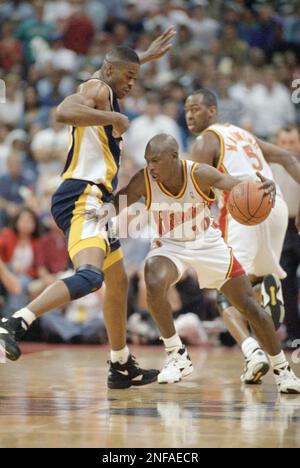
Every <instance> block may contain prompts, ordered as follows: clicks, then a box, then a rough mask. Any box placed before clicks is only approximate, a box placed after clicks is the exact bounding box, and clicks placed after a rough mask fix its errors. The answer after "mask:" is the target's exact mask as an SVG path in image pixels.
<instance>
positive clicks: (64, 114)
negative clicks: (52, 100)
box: [55, 104, 69, 124]
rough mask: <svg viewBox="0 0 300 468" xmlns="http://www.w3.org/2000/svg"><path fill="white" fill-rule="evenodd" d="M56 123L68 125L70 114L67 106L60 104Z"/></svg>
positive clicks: (56, 112)
mask: <svg viewBox="0 0 300 468" xmlns="http://www.w3.org/2000/svg"><path fill="white" fill-rule="evenodd" d="M55 119H56V122H59V123H64V124H68V121H69V113H68V109H67V107H66V106H64V105H62V104H60V105H59V106H58V107H57V108H56V111H55Z"/></svg>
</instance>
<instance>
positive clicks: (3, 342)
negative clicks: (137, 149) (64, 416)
mask: <svg viewBox="0 0 300 468" xmlns="http://www.w3.org/2000/svg"><path fill="white" fill-rule="evenodd" d="M174 34H175V31H174V29H173V28H172V27H171V28H169V29H168V30H167V31H166V32H165V33H164V34H162V35H161V36H159V37H158V38H157V39H156V40H155V41H153V42H152V44H151V45H150V46H149V48H148V50H147V51H146V52H145V53H144V54H141V55H140V57H139V56H138V55H137V54H136V52H135V51H134V50H132V49H130V48H129V47H125V46H119V47H116V48H114V49H113V50H111V51H110V52H108V53H107V54H106V56H105V60H104V64H103V66H102V68H101V70H99V71H97V72H96V73H95V74H94V75H93V76H92V77H91V79H90V80H88V81H87V82H85V83H83V84H81V85H80V86H79V89H78V92H77V93H75V94H73V95H72V96H69V97H67V98H66V99H65V100H64V101H63V102H62V103H61V104H60V105H59V106H58V108H57V120H58V121H59V122H62V123H65V124H67V125H69V126H70V137H71V138H70V139H71V143H70V147H69V152H68V156H67V161H66V165H65V168H64V171H63V174H62V178H63V179H64V181H63V182H62V184H61V185H60V187H59V188H58V190H57V191H56V193H55V194H54V196H53V199H52V207H51V211H52V214H53V217H54V219H55V221H56V223H57V225H58V226H59V227H60V228H61V229H62V230H63V232H64V233H65V236H66V238H67V241H68V251H69V255H70V258H71V260H72V262H73V265H74V270H75V272H74V274H73V275H72V276H70V277H68V278H65V279H63V280H57V281H55V283H54V284H52V285H51V286H49V287H48V288H47V289H46V290H45V291H44V292H43V293H42V294H41V295H39V296H38V297H37V298H36V299H34V300H33V301H32V302H30V304H28V305H27V306H26V307H24V308H23V309H21V310H18V311H16V312H15V313H14V314H13V315H12V316H11V317H10V318H9V320H5V319H3V320H2V322H0V347H2V351H3V352H4V353H5V355H6V357H7V358H8V359H11V360H16V359H18V358H19V356H20V349H19V347H18V345H17V343H16V337H18V336H20V335H21V334H22V333H24V332H25V331H26V330H27V329H28V327H29V326H30V325H31V324H32V322H33V321H34V320H35V319H36V318H37V317H39V316H41V315H42V314H44V313H46V312H48V311H50V310H53V309H56V308H59V307H62V306H64V305H66V304H68V303H69V302H70V301H72V300H74V299H78V298H80V297H83V296H85V295H87V294H89V293H91V292H93V291H96V290H97V289H99V288H101V286H102V283H103V281H105V285H106V295H105V303H104V318H105V323H106V328H107V332H108V337H109V342H110V345H111V357H110V370H109V376H108V386H109V387H110V388H127V387H130V386H131V385H145V384H148V383H150V382H153V381H155V380H156V378H157V374H158V371H156V370H143V369H141V368H140V367H139V366H138V364H137V362H136V361H135V359H134V358H133V356H131V354H130V353H129V350H128V347H127V346H126V315H127V311H126V305H127V277H126V273H125V270H124V266H123V260H122V251H121V247H120V244H119V242H118V241H116V242H112V241H111V239H110V238H109V236H108V233H107V229H106V228H104V229H102V230H101V231H99V229H98V226H97V224H96V223H95V222H94V221H93V220H86V219H85V218H84V217H83V215H82V211H83V210H85V209H89V208H92V207H95V206H98V204H99V203H100V204H102V203H104V202H108V201H110V200H112V198H113V195H112V194H113V191H114V190H115V188H116V186H117V176H118V170H119V164H120V154H121V142H122V134H123V133H124V132H125V131H126V130H127V128H128V125H129V122H128V118H127V117H126V116H125V115H123V114H122V113H120V109H119V105H118V99H123V98H124V97H125V96H127V95H128V94H129V92H130V90H131V89H132V87H133V85H134V83H135V82H136V80H137V78H138V75H139V69H140V65H141V64H143V63H146V62H148V61H151V60H156V59H158V58H160V57H162V56H163V55H164V54H165V53H166V52H167V51H168V50H169V49H170V47H171V44H170V39H171V38H172V37H173V36H174Z"/></svg>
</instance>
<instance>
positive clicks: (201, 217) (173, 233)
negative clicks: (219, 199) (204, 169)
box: [144, 160, 215, 248]
mask: <svg viewBox="0 0 300 468" xmlns="http://www.w3.org/2000/svg"><path fill="white" fill-rule="evenodd" d="M197 166H198V163H195V162H192V161H187V160H183V161H182V169H183V179H184V181H183V186H182V188H181V190H180V192H179V193H178V194H177V195H173V194H171V193H170V192H169V191H168V190H167V189H166V188H165V187H164V186H163V184H161V183H159V182H155V181H154V180H153V179H152V178H151V176H150V174H149V172H148V170H147V168H145V170H144V175H145V181H146V189H147V208H148V209H149V210H150V222H151V226H152V229H153V231H154V232H155V237H156V238H159V239H163V240H165V241H167V242H169V241H170V242H176V243H181V244H182V245H183V243H185V242H191V243H192V244H193V242H195V241H201V240H202V239H203V234H204V232H205V235H206V236H207V235H209V232H210V225H211V222H212V220H211V214H210V210H209V204H210V203H211V202H213V201H214V200H215V195H214V193H213V192H211V194H210V196H207V195H206V194H204V193H203V192H202V191H201V188H200V187H198V185H197V183H196V180H195V177H194V171H195V169H196V167H197ZM196 244H197V245H196ZM196 244H195V248H198V247H199V244H198V243H196ZM197 246H198V247H197Z"/></svg>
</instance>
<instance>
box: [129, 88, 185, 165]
mask: <svg viewBox="0 0 300 468" xmlns="http://www.w3.org/2000/svg"><path fill="white" fill-rule="evenodd" d="M160 132H163V133H168V134H169V135H172V136H174V138H176V140H177V141H178V143H179V147H180V150H181V151H182V148H183V145H182V138H181V135H180V130H179V127H178V125H177V123H176V122H175V121H174V120H173V119H171V118H170V117H167V116H166V115H163V114H162V111H161V103H160V98H159V96H158V95H156V94H153V93H152V94H148V95H147V97H146V106H145V111H144V113H143V114H142V115H141V116H140V117H137V118H136V119H134V120H133V121H132V122H131V126H130V127H129V131H128V132H127V138H126V151H127V154H128V155H130V157H132V158H133V160H134V162H135V164H136V165H137V166H138V167H143V166H144V164H145V161H144V153H145V148H146V144H147V142H148V141H149V138H152V137H153V136H154V135H156V134H157V133H160Z"/></svg>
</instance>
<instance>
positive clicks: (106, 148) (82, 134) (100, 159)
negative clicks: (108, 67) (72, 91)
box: [62, 78, 121, 193]
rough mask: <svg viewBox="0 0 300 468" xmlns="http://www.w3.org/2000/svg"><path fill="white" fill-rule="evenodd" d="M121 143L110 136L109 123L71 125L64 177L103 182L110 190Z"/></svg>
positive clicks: (113, 107) (112, 103)
mask: <svg viewBox="0 0 300 468" xmlns="http://www.w3.org/2000/svg"><path fill="white" fill-rule="evenodd" d="M92 79H94V78H92ZM97 81H99V80H98V79H97ZM105 84H106V83H105ZM107 87H108V89H109V94H110V108H111V111H116V112H119V105H118V102H117V99H116V97H115V96H114V95H113V92H112V90H111V88H110V87H109V86H108V85H107ZM120 145H121V138H114V137H113V135H112V126H111V125H106V126H102V125H99V126H90V127H70V145H69V151H68V157H67V161H66V165H65V168H64V171H63V174H62V177H63V179H79V180H86V181H88V182H94V183H95V184H97V185H100V184H102V185H103V186H104V187H105V188H106V190H107V191H108V192H110V193H111V192H113V191H114V190H115V189H116V187H117V183H118V178H117V175H118V170H119V166H120V157H121V148H120Z"/></svg>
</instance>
